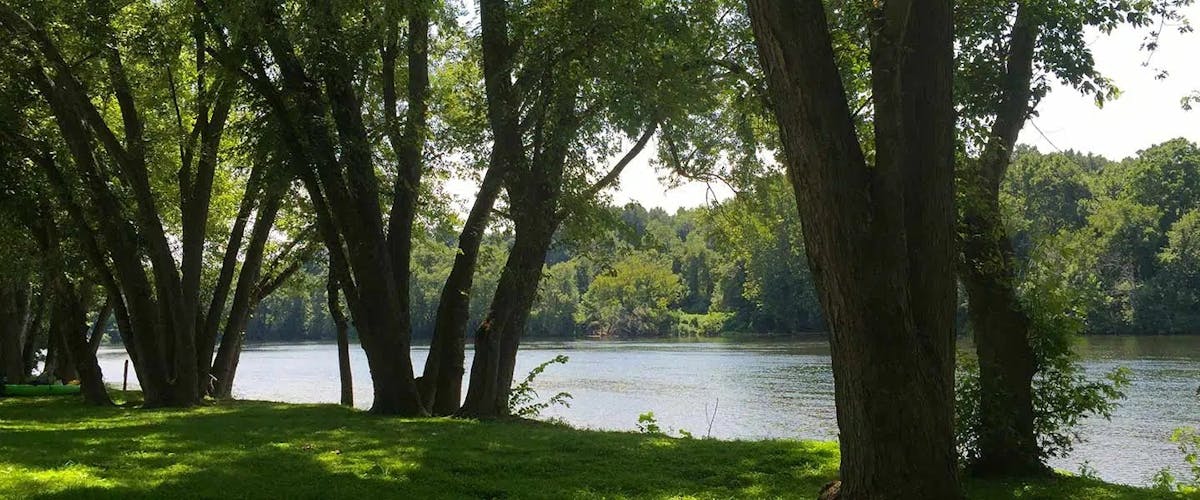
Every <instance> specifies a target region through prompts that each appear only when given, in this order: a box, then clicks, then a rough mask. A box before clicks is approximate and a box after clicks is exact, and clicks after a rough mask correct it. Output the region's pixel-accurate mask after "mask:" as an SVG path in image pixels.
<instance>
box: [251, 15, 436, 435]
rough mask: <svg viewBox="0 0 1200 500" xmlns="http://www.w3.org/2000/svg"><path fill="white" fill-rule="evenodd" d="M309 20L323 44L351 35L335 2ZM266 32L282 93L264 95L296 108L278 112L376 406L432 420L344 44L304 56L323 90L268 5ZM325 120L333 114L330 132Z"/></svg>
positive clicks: (326, 46) (379, 410) (278, 108)
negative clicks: (416, 370)
mask: <svg viewBox="0 0 1200 500" xmlns="http://www.w3.org/2000/svg"><path fill="white" fill-rule="evenodd" d="M307 14H308V19H310V20H311V21H312V23H313V29H314V31H315V32H316V34H317V36H316V38H317V39H322V40H336V39H337V37H339V36H341V34H342V33H343V32H344V30H342V28H341V26H340V20H339V19H338V17H337V16H336V15H335V13H334V12H332V9H331V7H330V6H329V5H326V4H314V5H312V6H311V8H310V9H309V10H308V11H307ZM263 27H264V29H263V30H261V33H262V35H263V37H264V41H265V42H266V45H267V46H268V47H269V48H270V50H271V54H272V56H273V59H274V62H275V64H277V65H278V72H279V75H280V79H281V81H282V88H281V89H280V92H279V93H278V94H277V95H274V97H273V96H271V95H268V96H267V97H268V98H269V100H272V101H273V102H283V101H290V102H291V103H294V105H293V106H275V107H274V108H273V109H275V110H276V112H277V114H278V116H277V118H278V122H279V123H280V124H282V125H283V129H284V135H285V136H291V137H295V138H297V139H298V140H297V141H288V142H289V146H291V147H293V148H294V150H293V151H291V152H290V154H289V156H290V157H291V158H292V161H295V162H297V163H299V164H300V165H303V166H304V168H303V169H302V170H301V179H302V180H303V181H304V184H305V187H306V188H307V189H308V191H309V195H310V198H312V199H313V203H314V207H315V208H317V211H318V225H319V226H320V228H321V232H322V237H323V238H322V239H323V240H324V241H325V244H326V246H327V248H328V250H329V252H330V254H331V255H333V256H335V257H336V259H334V260H335V261H337V262H338V269H336V271H337V272H338V273H339V281H340V283H341V284H342V288H343V290H345V291H346V295H347V302H348V304H349V306H350V313H351V315H352V316H353V317H354V324H355V327H356V330H357V331H358V333H359V338H360V340H361V342H362V346H363V350H364V351H365V352H366V354H367V362H368V365H369V366H370V370H371V380H372V385H373V388H374V393H375V401H374V404H373V405H372V407H371V410H372V411H373V412H376V413H383V414H399V415H423V414H426V413H427V412H426V411H425V408H424V406H423V405H422V404H421V400H420V395H419V394H418V391H417V386H416V383H415V380H414V377H413V367H412V360H411V358H410V357H409V355H410V354H409V347H410V342H411V325H409V322H408V311H407V310H406V309H404V308H401V307H397V305H398V304H400V303H401V301H402V295H401V292H400V290H399V286H398V283H396V274H395V273H394V271H393V264H392V261H391V258H390V252H389V248H388V242H387V237H386V234H385V231H384V226H383V220H382V215H381V212H382V211H381V210H380V209H379V186H378V184H379V181H378V179H377V178H376V175H375V165H374V159H373V154H372V151H371V147H370V140H369V138H368V134H367V130H366V127H365V124H364V123H363V118H362V108H361V102H360V100H359V98H358V95H357V91H356V87H355V83H354V81H353V76H354V71H355V68H353V67H351V65H350V64H349V58H347V57H346V56H345V55H344V54H341V53H340V52H339V50H338V46H337V45H338V44H335V43H321V44H318V46H317V47H316V48H315V50H314V51H312V52H311V53H307V54H306V57H310V56H311V57H313V58H315V59H316V60H319V61H321V64H320V65H318V66H319V68H320V72H319V73H320V74H319V75H318V77H319V78H320V83H321V85H318V84H317V81H315V80H313V79H311V78H310V76H309V75H308V74H307V73H306V71H305V65H304V64H303V63H302V62H301V61H300V58H299V57H298V56H297V54H298V53H297V51H296V50H295V49H294V47H293V46H292V42H291V40H290V39H289V34H288V32H287V28H286V27H285V26H284V25H283V22H282V20H281V19H280V17H279V13H278V12H277V11H275V10H274V9H273V8H268V9H264V12H263ZM266 92H268V93H271V94H274V93H275V91H274V90H273V89H267V90H266ZM283 96H286V98H282V97H283ZM327 117H332V124H333V127H332V128H331V127H330V126H329V122H330V120H328V119H327ZM334 132H336V140H335V138H334V137H335V136H334ZM318 204H319V205H321V206H320V207H317V205H318ZM343 242H344V243H343ZM341 256H345V262H344V264H345V268H343V267H342V265H343V263H342V261H341ZM351 291H353V292H352V293H351Z"/></svg>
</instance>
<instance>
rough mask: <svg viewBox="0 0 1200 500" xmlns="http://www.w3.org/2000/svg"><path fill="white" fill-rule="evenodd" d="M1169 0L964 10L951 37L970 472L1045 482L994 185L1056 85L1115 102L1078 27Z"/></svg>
mask: <svg viewBox="0 0 1200 500" xmlns="http://www.w3.org/2000/svg"><path fill="white" fill-rule="evenodd" d="M1178 5H1179V3H1178V2H1175V1H1170V0H1168V1H1161V2H1140V3H1136V4H1126V3H1120V4H1112V3H1108V2H1090V1H1080V2H1044V3H1043V2H1012V1H1007V0H1004V1H1000V2H996V1H992V0H982V1H974V0H970V1H964V2H961V3H960V4H959V7H958V9H957V12H956V18H957V19H958V20H959V29H958V30H957V33H956V37H957V39H958V45H959V47H960V51H961V53H960V55H959V58H958V71H957V74H958V78H957V80H958V88H959V89H960V90H961V92H960V95H959V96H958V97H957V99H956V100H957V102H958V104H959V106H960V108H961V109H962V110H963V112H962V113H961V116H960V118H961V122H962V123H963V125H964V127H963V128H964V131H965V133H964V134H963V136H964V138H965V139H964V140H963V141H962V142H963V143H964V147H963V150H964V151H966V152H967V154H966V155H965V156H966V157H965V158H964V159H963V161H962V162H961V163H962V165H961V168H960V169H959V177H960V179H959V186H960V193H959V209H960V212H961V218H960V231H959V235H960V239H961V247H962V263H961V266H960V269H961V273H960V275H961V277H962V281H963V284H964V288H965V289H966V291H967V296H968V298H969V301H970V309H969V312H970V315H969V317H970V320H971V330H972V333H973V336H974V339H975V352H976V354H977V356H978V358H979V386H980V387H979V396H980V405H979V410H980V418H979V426H980V429H979V431H978V433H977V434H978V443H977V444H978V447H979V450H978V455H977V457H976V460H975V461H974V463H973V464H971V466H972V468H973V469H974V470H975V471H976V472H978V473H981V474H1003V475H1017V474H1028V473H1031V472H1048V470H1049V469H1048V468H1047V467H1046V466H1045V465H1044V464H1043V463H1042V456H1041V453H1040V451H1039V449H1038V443H1037V437H1036V435H1035V429H1034V408H1033V407H1034V395H1033V393H1032V381H1033V377H1034V375H1035V373H1037V371H1038V370H1039V365H1041V364H1044V363H1042V362H1041V361H1039V360H1038V359H1037V354H1036V353H1035V350H1034V349H1033V347H1032V344H1033V343H1034V341H1033V340H1031V338H1030V337H1031V335H1039V334H1041V335H1050V334H1052V333H1051V332H1036V331H1033V329H1032V326H1031V319H1030V317H1029V314H1028V312H1027V311H1024V310H1023V307H1022V305H1021V303H1020V299H1019V296H1018V293H1017V290H1018V288H1019V283H1017V273H1016V266H1015V262H1014V257H1015V255H1014V249H1013V244H1012V241H1011V240H1010V238H1009V231H1008V230H1007V229H1006V228H1005V227H1004V219H1003V217H1002V212H1001V206H1000V192H1001V185H1002V182H1003V180H1004V177H1005V173H1006V171H1007V169H1008V166H1009V164H1010V163H1011V162H1012V159H1013V154H1014V152H1015V151H1014V147H1015V144H1016V141H1017V135H1018V134H1019V132H1020V131H1021V128H1022V127H1023V126H1024V124H1025V121H1026V118H1027V117H1028V116H1030V114H1032V112H1033V110H1034V109H1035V107H1036V106H1037V103H1038V101H1039V100H1040V99H1041V98H1042V97H1043V96H1044V95H1045V94H1046V93H1047V92H1048V90H1049V84H1048V83H1047V79H1048V77H1056V78H1058V79H1060V80H1062V81H1063V82H1065V83H1067V84H1068V85H1070V86H1072V87H1074V88H1076V89H1079V90H1080V91H1081V92H1083V93H1085V94H1092V95H1094V96H1095V98H1096V101H1097V103H1099V104H1103V102H1104V101H1105V100H1106V99H1110V98H1113V97H1115V96H1116V95H1117V92H1116V89H1115V87H1113V85H1112V84H1111V83H1110V82H1109V81H1108V80H1106V79H1105V78H1104V77H1103V76H1102V75H1100V74H1099V73H1098V71H1097V70H1096V69H1095V68H1094V62H1093V60H1092V54H1091V51H1090V49H1089V48H1088V45H1087V43H1086V41H1085V40H1084V33H1083V29H1084V27H1085V26H1096V27H1099V28H1101V29H1103V30H1105V31H1108V30H1111V29H1113V28H1114V27H1115V26H1118V25H1120V24H1123V23H1128V24H1131V25H1133V26H1135V27H1142V26H1146V25H1148V24H1150V23H1151V22H1152V21H1153V20H1154V19H1155V18H1162V19H1164V20H1166V19H1178V18H1179V16H1178V14H1177V13H1176V12H1175V10H1174V9H1175V8H1176V7H1177V6H1178Z"/></svg>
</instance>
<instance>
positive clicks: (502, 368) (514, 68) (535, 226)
mask: <svg viewBox="0 0 1200 500" xmlns="http://www.w3.org/2000/svg"><path fill="white" fill-rule="evenodd" d="M512 12H513V11H510V6H509V5H508V2H506V1H498V0H489V1H484V2H482V3H481V4H480V20H481V37H482V39H483V60H484V79H485V85H486V87H487V99H488V121H489V126H490V128H491V131H492V136H493V140H494V145H493V152H492V154H493V155H494V156H501V157H502V158H505V161H506V162H508V163H509V165H510V166H509V167H508V168H509V171H508V174H507V179H506V188H507V189H506V191H507V194H508V207H509V211H510V213H509V215H510V218H511V219H512V221H513V227H514V231H515V235H514V241H513V246H512V249H511V250H510V251H509V255H508V260H507V261H506V262H505V267H504V271H503V272H502V273H501V275H500V279H499V282H498V285H497V293H496V295H495V296H494V297H493V300H492V303H491V306H490V308H489V310H488V314H487V317H486V318H485V319H484V321H483V323H482V324H481V325H480V327H479V328H478V329H477V330H476V333H475V355H474V361H473V362H472V365H471V375H470V386H469V388H468V392H467V396H466V399H465V401H464V403H463V408H462V410H461V413H462V414H464V415H469V416H476V417H493V416H497V415H503V414H505V413H507V410H508V391H509V388H510V387H511V385H512V379H513V370H514V368H515V366H516V355H517V350H518V348H519V346H520V339H521V336H522V334H523V333H524V330H525V326H526V322H527V320H528V317H529V312H530V310H531V308H532V306H533V302H534V300H535V298H536V296H537V290H538V285H539V284H540V281H541V278H542V267H543V264H544V261H545V258H546V252H547V251H548V250H549V248H550V245H551V243H552V241H553V238H554V234H555V232H556V231H557V230H558V228H559V226H560V224H561V223H562V221H563V219H564V218H565V217H566V216H567V215H569V214H570V213H571V210H572V207H573V206H574V205H575V204H579V203H586V202H587V201H588V200H591V199H593V198H594V197H595V196H596V195H597V194H598V193H599V192H600V191H602V190H603V189H604V188H606V187H607V186H609V185H611V184H612V183H613V182H615V181H616V179H617V178H618V177H619V176H620V173H621V171H622V170H623V169H624V168H625V166H626V165H628V164H629V162H630V161H632V160H633V158H634V157H636V156H637V155H638V154H639V153H640V152H641V150H642V149H643V148H644V147H645V145H646V143H647V142H649V140H650V138H651V136H652V135H653V134H654V132H655V130H657V128H658V120H657V119H656V111H655V106H656V105H657V104H659V102H660V101H659V100H658V99H656V97H658V96H656V95H654V94H653V92H654V91H655V85H654V84H656V83H658V82H662V81H667V78H666V75H668V74H671V73H670V72H671V71H672V70H678V69H679V67H678V66H677V65H675V64H671V65H667V66H664V65H659V64H656V63H658V62H660V61H662V60H663V59H664V58H636V57H632V56H633V55H635V54H644V53H646V52H644V51H651V50H654V49H655V48H657V47H658V46H655V45H653V44H649V43H647V39H646V38H645V37H642V38H639V37H638V36H640V35H643V34H644V33H639V34H638V36H635V34H634V33H635V30H636V28H635V26H638V25H637V23H636V22H635V20H637V19H641V18H639V17H638V16H653V15H655V14H659V13H658V12H656V11H653V10H650V9H646V6H644V5H642V4H641V3H640V2H633V1H630V2H621V3H620V4H607V3H594V2H589V1H577V2H567V3H565V4H563V5H546V6H545V8H544V9H532V8H528V7H526V8H523V9H521V10H517V11H516V13H517V14H526V15H527V16H528V17H523V16H520V15H515V16H514V15H510V14H511V13H512ZM534 14H540V15H544V16H546V17H545V18H540V17H535V16H534ZM668 14H673V13H668ZM543 26H544V29H542V28H543ZM510 30H513V31H514V32H516V33H517V35H516V36H517V37H519V38H520V40H521V42H522V43H521V45H520V46H514V45H513V41H512V39H511V38H510V36H509V31H510ZM518 49H519V50H518ZM639 51H643V52H639ZM518 61H519V62H520V65H519V66H518ZM617 68H623V70H622V74H620V75H618V74H616V72H615V70H616V69H617ZM629 74H633V75H636V77H635V78H630V77H629V76H628V75H629ZM524 110H527V111H525V112H524V114H523V111H524ZM634 131H640V132H641V133H640V135H638V136H637V137H638V138H637V141H636V142H635V144H634V146H633V147H632V148H630V149H629V151H628V152H626V154H625V155H624V156H622V157H621V158H620V160H618V161H617V162H616V163H615V164H614V165H613V166H612V167H611V168H610V169H608V171H607V173H605V174H604V175H603V176H601V177H599V178H598V179H596V180H591V179H588V177H587V175H586V173H587V172H588V171H589V170H591V167H592V165H593V161H592V159H591V158H590V157H589V155H588V154H587V152H586V150H585V148H583V147H581V146H582V144H581V143H584V144H586V142H585V141H586V140H587V139H592V140H597V139H601V140H603V139H608V140H610V141H611V139H612V138H613V137H614V136H617V137H619V136H620V134H621V133H623V134H624V135H625V136H633V135H634ZM526 142H528V144H529V145H528V146H526ZM593 145H603V142H602V141H597V142H595V143H593ZM605 149H608V148H605ZM572 170H576V171H579V170H582V171H583V173H584V175H582V176H580V175H574V176H573V175H572V173H573V172H572ZM572 188H574V189H572ZM455 357H456V356H455Z"/></svg>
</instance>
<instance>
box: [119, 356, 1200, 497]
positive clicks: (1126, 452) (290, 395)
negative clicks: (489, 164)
mask: <svg viewBox="0 0 1200 500" xmlns="http://www.w3.org/2000/svg"><path fill="white" fill-rule="evenodd" d="M1079 348H1080V352H1081V353H1082V355H1083V356H1084V358H1085V360H1086V361H1085V366H1086V369H1087V371H1088V373H1089V374H1092V375H1095V376H1099V375H1101V374H1103V373H1105V372H1107V371H1109V370H1111V369H1113V368H1115V367H1117V366H1125V367H1128V368H1129V369H1130V370H1131V372H1132V384H1131V387H1130V388H1129V391H1128V393H1129V399H1128V400H1127V401H1126V402H1125V403H1124V404H1123V405H1122V407H1121V408H1120V409H1118V410H1117V412H1116V413H1115V414H1114V415H1113V418H1112V421H1104V420H1092V421H1089V422H1087V423H1086V424H1085V425H1084V426H1083V428H1082V435H1083V436H1084V437H1085V439H1087V442H1085V443H1083V444H1080V445H1079V446H1078V447H1077V448H1076V451H1075V453H1073V454H1072V456H1070V457H1067V458H1065V459H1056V460H1054V461H1053V465H1054V466H1055V467H1059V468H1062V469H1066V470H1070V471H1078V469H1079V465H1080V463H1082V462H1084V461H1086V462H1088V463H1089V465H1090V466H1091V467H1093V468H1095V469H1096V470H1097V471H1098V473H1099V475H1100V477H1102V478H1104V479H1106V480H1109V481H1116V482H1123V483H1130V484H1146V483H1147V482H1148V480H1149V478H1150V476H1151V475H1153V474H1154V472H1156V471H1157V470H1159V469H1160V468H1162V467H1165V466H1175V467H1176V468H1177V469H1178V470H1179V472H1182V468H1181V467H1180V463H1181V461H1180V456H1179V454H1178V452H1177V451H1176V450H1175V448H1174V447H1173V446H1172V445H1171V444H1170V443H1168V442H1167V436H1169V435H1170V432H1171V430H1172V429H1173V428H1175V427H1180V426H1184V425H1191V426H1200V398H1197V396H1196V395H1195V391H1196V385H1197V384H1200V338H1197V337H1093V338H1088V339H1085V341H1084V342H1083V343H1081V345H1080V346H1079ZM335 351H336V348H335V346H333V345H331V344H298V345H269V346H255V347H250V348H248V349H247V351H246V352H245V353H244V354H243V356H242V362H241V365H240V367H239V373H238V380H237V382H236V383H235V385H234V394H235V396H236V397H239V398H246V399H265V400H274V401H290V402H312V403H335V402H337V399H338V393H339V392H338V391H339V387H338V380H337V358H336V352H335ZM427 354H428V350H427V348H423V347H419V348H416V349H415V350H414V352H413V361H414V363H415V365H416V366H418V367H420V366H423V363H424V360H425V357H426V355H427ZM558 354H567V355H568V356H570V357H571V361H570V362H569V363H567V364H566V365H555V366H553V367H551V368H550V369H549V370H547V371H546V372H545V373H544V374H543V375H542V376H541V377H539V378H538V380H537V383H536V384H535V387H536V388H537V390H538V391H539V393H540V394H541V395H542V396H543V397H549V396H550V395H552V394H554V393H556V392H559V391H566V392H570V393H571V394H572V395H573V396H574V399H573V400H572V404H571V407H570V408H555V409H552V410H550V411H548V412H547V415H546V416H548V417H555V418H561V419H563V420H565V421H567V422H569V423H571V424H573V425H576V426H579V427H590V428H598V429H623V430H631V429H633V428H634V426H635V424H636V422H637V418H638V415H639V414H641V413H644V412H646V411H653V412H654V414H655V416H656V418H657V419H658V421H659V423H660V425H662V427H663V428H664V429H671V430H678V429H685V430H687V431H690V432H692V433H693V434H695V435H697V436H702V435H704V434H705V433H706V432H707V431H708V422H709V419H710V418H711V419H712V430H711V433H712V435H713V436H714V437H719V438H723V439H764V438H806V439H833V438H835V437H836V436H837V424H836V421H835V419H834V406H833V377H832V374H831V372H830V361H829V346H828V344H827V342H825V340H824V339H822V338H820V337H807V338H802V339H796V340H789V341H770V342H733V341H717V342H696V341H692V342H663V341H655V342H625V341H566V342H563V341H557V342H530V343H528V344H527V345H526V346H525V347H524V348H523V350H522V352H521V356H520V358H519V360H518V364H517V372H518V376H521V375H523V374H525V373H527V372H528V371H529V370H530V369H532V368H533V367H534V366H536V365H537V364H538V363H541V362H543V361H546V360H548V359H551V358H553V357H554V356H555V355H558ZM124 359H125V356H124V353H123V352H121V351H119V350H111V349H105V350H104V351H102V355H101V364H102V366H103V368H104V372H105V373H106V374H109V375H108V376H109V379H110V380H113V381H116V379H117V378H119V377H120V373H121V363H123V361H124ZM352 363H353V366H354V372H355V377H356V382H357V383H356V386H355V401H356V402H357V403H358V405H359V406H361V407H364V408H365V407H368V406H370V403H371V390H370V384H369V382H368V378H367V366H366V360H365V358H364V357H363V355H362V352H361V351H360V350H358V349H357V348H355V349H354V350H353V352H352ZM714 410H715V413H716V416H715V418H714V417H713V412H714Z"/></svg>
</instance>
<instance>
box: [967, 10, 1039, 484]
mask: <svg viewBox="0 0 1200 500" xmlns="http://www.w3.org/2000/svg"><path fill="white" fill-rule="evenodd" d="M1037 33H1038V26H1037V24H1036V22H1035V21H1034V19H1033V16H1032V14H1031V12H1030V10H1029V8H1028V7H1026V6H1025V5H1021V6H1019V7H1018V10H1017V16H1016V20H1015V22H1014V23H1013V27H1012V32H1011V36H1010V38H1009V54H1008V59H1007V68H1006V71H1005V76H1004V80H1003V82H1001V85H1000V87H1001V96H1002V97H1001V99H1000V101H999V102H998V103H997V106H996V109H995V111H994V112H995V121H994V122H993V124H992V130H991V134H989V137H988V141H987V144H986V146H985V148H984V151H983V153H982V155H981V156H980V158H978V159H974V160H967V162H966V164H965V165H963V167H962V169H961V175H960V182H961V188H960V190H961V192H962V193H963V196H962V197H961V198H962V199H963V203H962V204H961V205H962V206H961V208H960V212H961V220H960V224H961V230H960V231H959V234H960V235H961V238H962V241H961V248H962V261H961V267H960V268H961V270H962V272H961V274H960V275H961V278H962V281H963V284H964V285H965V288H966V291H967V298H968V300H969V304H970V306H969V310H968V313H969V314H968V317H969V319H970V322H971V331H972V333H973V336H974V339H975V352H976V354H977V355H978V357H979V427H978V429H976V435H977V437H978V442H977V443H978V451H979V455H978V456H977V457H975V460H974V463H972V464H970V466H971V470H972V471H973V472H974V473H976V474H980V475H1030V474H1039V473H1046V472H1048V471H1049V470H1050V469H1049V468H1047V467H1046V465H1045V464H1044V463H1042V458H1041V453H1040V449H1039V447H1038V444H1037V435H1036V432H1035V429H1034V408H1033V389H1032V384H1033V376H1034V374H1035V373H1036V372H1037V360H1036V357H1035V355H1034V352H1033V348H1032V347H1031V345H1030V338H1029V337H1030V334H1031V324H1030V319H1029V316H1028V314H1026V312H1025V310H1024V309H1023V307H1022V306H1021V304H1020V301H1019V299H1018V297H1017V290H1016V271H1015V266H1014V253H1013V247H1012V241H1011V240H1010V239H1009V237H1008V232H1007V231H1006V229H1005V227H1004V221H1003V215H1002V213H1001V210H1000V183H1001V182H1002V180H1003V179H1004V173H1005V171H1007V169H1008V165H1009V163H1010V162H1011V160H1012V150H1013V146H1014V145H1015V144H1016V140H1017V135H1018V134H1019V133H1020V131H1021V127H1022V126H1023V125H1024V123H1025V119H1026V118H1027V117H1028V116H1029V112H1030V110H1031V107H1030V94H1031V91H1030V85H1031V84H1032V78H1033V58H1034V50H1035V45H1036V41H1037V36H1038V35H1037Z"/></svg>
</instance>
